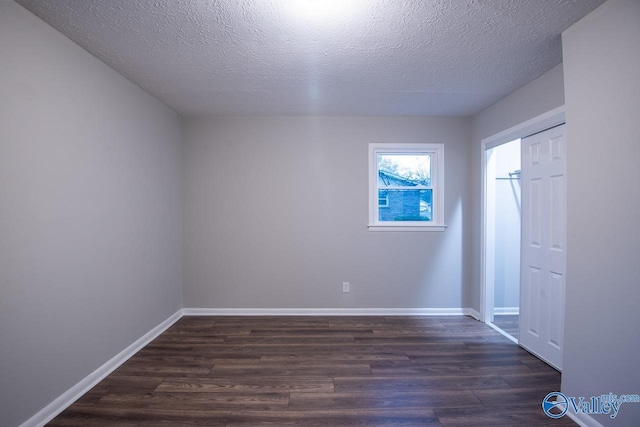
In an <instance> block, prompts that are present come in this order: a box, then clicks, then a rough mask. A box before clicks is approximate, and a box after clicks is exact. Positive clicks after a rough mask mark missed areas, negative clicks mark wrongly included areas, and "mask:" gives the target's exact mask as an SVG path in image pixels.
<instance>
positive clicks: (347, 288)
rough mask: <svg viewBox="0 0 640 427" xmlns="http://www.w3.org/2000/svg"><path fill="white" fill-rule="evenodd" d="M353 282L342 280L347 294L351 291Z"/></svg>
mask: <svg viewBox="0 0 640 427" xmlns="http://www.w3.org/2000/svg"><path fill="white" fill-rule="evenodd" d="M350 288H351V284H350V283H349V282H342V292H343V293H345V294H347V293H349V292H350V291H351V289H350Z"/></svg>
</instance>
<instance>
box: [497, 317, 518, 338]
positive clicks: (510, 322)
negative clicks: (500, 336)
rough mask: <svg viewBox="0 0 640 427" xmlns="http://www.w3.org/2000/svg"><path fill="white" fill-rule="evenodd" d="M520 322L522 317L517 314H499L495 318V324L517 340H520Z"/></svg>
mask: <svg viewBox="0 0 640 427" xmlns="http://www.w3.org/2000/svg"><path fill="white" fill-rule="evenodd" d="M519 320H520V316H519V315H517V314H497V315H494V316H493V324H494V325H496V326H497V327H498V328H500V329H502V330H503V331H505V332H506V333H508V334H509V335H511V336H512V337H514V338H515V339H518V322H519Z"/></svg>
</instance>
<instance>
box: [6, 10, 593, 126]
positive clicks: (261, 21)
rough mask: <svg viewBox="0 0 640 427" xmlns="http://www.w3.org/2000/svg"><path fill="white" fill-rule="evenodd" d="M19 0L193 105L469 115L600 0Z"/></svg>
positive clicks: (547, 64)
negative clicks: (333, 7)
mask: <svg viewBox="0 0 640 427" xmlns="http://www.w3.org/2000/svg"><path fill="white" fill-rule="evenodd" d="M17 1H18V3H20V4H21V5H23V6H24V7H26V8H27V9H29V10H30V11H32V12H33V13H35V14H36V15H38V16H39V17H40V18H42V19H43V20H45V21H46V22H48V23H49V24H50V25H52V26H53V27H55V28H56V29H58V30H59V31H61V32H62V33H63V34H65V35H66V36H68V37H69V38H70V39H71V40H73V41H75V42H76V43H78V44H79V45H80V46H82V47H83V48H85V49H86V50H88V51H89V52H91V53H92V54H93V55H95V56H97V57H98V58H100V59H101V60H102V61H104V62H105V63H107V64H108V65H110V66H111V67H113V68H114V69H116V70H117V71H118V72H120V73H121V74H122V75H124V76H125V77H127V78H128V79H130V80H131V81H133V82H135V83H136V84H138V85H139V86H140V87H142V88H143V89H145V90H146V91H147V92H149V93H150V94H152V95H154V96H155V97H157V98H159V99H160V100H162V101H163V102H164V103H165V104H167V105H169V106H170V107H172V108H173V109H175V110H176V111H178V112H179V113H181V114H183V115H187V116H190V115H308V114H313V115H316V114H317V115H469V114H473V113H476V112H478V111H480V110H481V109H483V108H484V107H487V106H489V105H491V104H492V103H494V102H495V101H497V100H499V99H500V98H502V97H504V96H505V95H507V94H509V93H511V92H512V91H514V90H515V89H517V88H519V87H521V86H522V85H524V84H526V83H527V82H529V81H531V80H532V79H534V78H536V77H537V76H539V75H541V74H542V73H544V72H545V71H547V70H549V69H550V68H552V67H553V66H555V65H557V64H559V63H560V62H561V61H562V51H561V42H560V33H561V32H562V31H563V30H564V29H566V28H567V27H569V26H570V25H571V24H572V23H574V22H576V21H577V20H579V19H580V18H581V17H583V16H584V15H586V14H587V13H588V12H589V11H591V10H592V9H594V8H595V7H596V6H598V5H599V4H601V3H602V2H603V0H425V1H420V0H413V1H411V0H405V1H401V0H17ZM323 5H325V6H327V5H328V6H335V7H336V9H335V10H333V9H330V8H329V7H328V6H327V7H323ZM305 7H308V8H309V10H307V9H305ZM314 8H315V9H314Z"/></svg>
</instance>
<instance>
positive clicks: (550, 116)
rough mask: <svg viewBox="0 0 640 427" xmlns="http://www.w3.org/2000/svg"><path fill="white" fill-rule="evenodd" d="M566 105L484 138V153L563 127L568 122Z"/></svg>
mask: <svg viewBox="0 0 640 427" xmlns="http://www.w3.org/2000/svg"><path fill="white" fill-rule="evenodd" d="M565 116H566V114H565V108H564V105H561V106H560V107H557V108H554V109H553V110H551V111H547V112H546V113H543V114H540V115H539V116H536V117H534V118H533V119H530V120H527V121H526V122H523V123H520V124H517V125H515V126H512V127H510V128H509V129H507V130H505V131H502V132H500V133H497V134H495V135H491V136H490V137H488V138H484V139H483V140H482V141H480V142H481V143H482V146H483V151H485V150H488V149H490V148H495V147H497V146H498V145H502V144H506V143H507V142H510V141H513V140H514V139H519V138H524V137H526V136H529V135H532V134H534V133H538V132H541V131H543V130H546V129H549V128H552V127H554V126H557V125H561V124H562V123H564V122H565V121H566V117H565Z"/></svg>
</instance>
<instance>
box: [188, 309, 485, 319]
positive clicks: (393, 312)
mask: <svg viewBox="0 0 640 427" xmlns="http://www.w3.org/2000/svg"><path fill="white" fill-rule="evenodd" d="M183 313H184V315H185V316H472V317H475V318H479V314H478V312H477V311H475V310H473V309H470V308H185V309H183Z"/></svg>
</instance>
